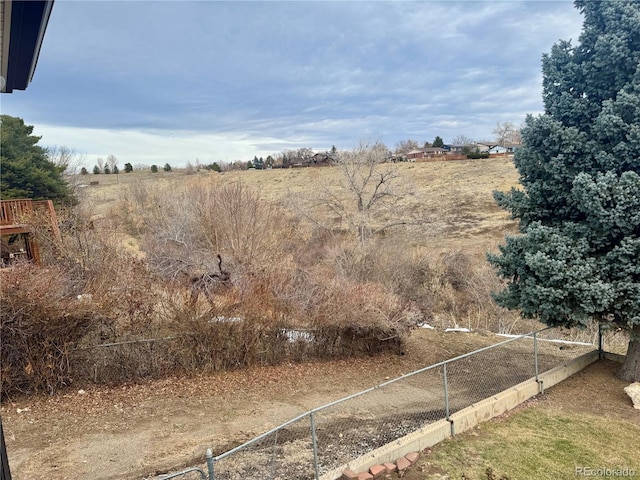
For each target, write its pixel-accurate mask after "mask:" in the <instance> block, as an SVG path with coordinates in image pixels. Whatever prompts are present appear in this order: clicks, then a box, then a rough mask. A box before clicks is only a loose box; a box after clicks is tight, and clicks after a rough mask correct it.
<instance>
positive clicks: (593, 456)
mask: <svg viewBox="0 0 640 480" xmlns="http://www.w3.org/2000/svg"><path fill="white" fill-rule="evenodd" d="M638 415H640V412H638ZM580 467H586V468H592V469H624V468H627V469H629V470H635V472H636V473H635V478H639V479H640V427H638V426H637V425H634V424H632V423H629V422H625V421H623V420H612V419H605V418H601V417H598V416H594V415H586V414H579V413H572V412H566V411H565V412H558V411H557V410H547V409H545V408H544V407H530V408H527V409H524V410H521V411H519V412H517V413H514V414H512V415H511V416H509V417H508V418H503V419H498V420H495V421H491V422H487V423H484V424H482V425H480V426H479V427H476V428H475V429H474V430H472V431H470V432H466V433H464V434H462V435H458V436H456V437H455V438H452V439H448V440H446V441H444V442H442V443H441V444H439V445H436V446H435V447H434V448H433V451H432V452H431V453H430V454H428V455H424V456H423V457H422V458H421V460H420V461H419V463H418V464H417V465H416V466H414V467H413V468H412V469H410V471H409V472H407V475H405V479H408V480H417V479H430V478H433V479H435V478H441V479H443V478H449V479H509V480H520V479H522V480H530V479H539V480H544V479H548V480H559V479H570V478H582V477H585V476H591V477H596V475H595V474H594V472H588V473H590V475H581V474H578V475H577V474H576V468H580ZM445 472H446V474H445ZM609 473H615V472H609ZM618 473H619V474H618V475H617V476H614V475H609V476H608V477H607V476H603V475H600V476H599V478H629V475H627V476H626V477H624V476H623V475H622V473H624V472H618ZM631 478H633V477H631Z"/></svg>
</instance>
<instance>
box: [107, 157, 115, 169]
mask: <svg viewBox="0 0 640 480" xmlns="http://www.w3.org/2000/svg"><path fill="white" fill-rule="evenodd" d="M107 165H109V170H111V171H112V172H113V171H114V169H115V168H116V167H117V166H118V159H117V158H116V157H115V155H109V156H108V157H107Z"/></svg>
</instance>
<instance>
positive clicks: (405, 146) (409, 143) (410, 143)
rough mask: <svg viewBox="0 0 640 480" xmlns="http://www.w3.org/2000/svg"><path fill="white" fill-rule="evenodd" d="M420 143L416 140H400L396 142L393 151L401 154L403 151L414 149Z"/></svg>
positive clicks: (407, 151) (418, 146)
mask: <svg viewBox="0 0 640 480" xmlns="http://www.w3.org/2000/svg"><path fill="white" fill-rule="evenodd" d="M420 146H421V145H420V143H418V142H417V141H416V140H411V139H409V140H401V141H399V142H398V143H396V148H395V151H394V153H395V154H396V155H403V154H405V153H409V152H410V151H411V150H416V149H418V148H420Z"/></svg>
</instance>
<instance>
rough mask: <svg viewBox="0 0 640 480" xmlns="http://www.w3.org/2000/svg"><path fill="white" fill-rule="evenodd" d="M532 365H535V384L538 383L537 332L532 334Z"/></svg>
mask: <svg viewBox="0 0 640 480" xmlns="http://www.w3.org/2000/svg"><path fill="white" fill-rule="evenodd" d="M533 359H534V360H533V363H534V365H535V374H536V382H537V383H540V379H539V378H538V332H533Z"/></svg>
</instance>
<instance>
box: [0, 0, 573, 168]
mask: <svg viewBox="0 0 640 480" xmlns="http://www.w3.org/2000/svg"><path fill="white" fill-rule="evenodd" d="M581 25H582V17H581V15H580V13H579V12H578V11H577V10H576V9H575V8H574V7H573V4H572V2H569V1H525V2H518V1H511V0H510V1H466V2H458V1H439V2H438V1H394V2H385V1H349V2H347V1H319V2H315V1H285V2H276V1H259V2H250V1H206V0H203V1H188V0H181V1H70V0H56V2H55V4H54V8H53V12H52V15H51V19H50V21H49V25H48V28H47V32H46V35H45V39H44V44H43V47H42V50H41V52H40V59H39V62H38V66H37V69H36V73H35V76H34V79H33V82H32V83H31V84H30V86H29V87H28V88H27V90H26V91H24V92H22V91H14V93H12V94H10V95H2V98H1V100H0V101H1V102H2V103H1V110H2V113H4V114H9V115H14V116H19V117H21V118H23V119H24V120H25V122H26V123H27V124H30V125H34V126H35V133H36V134H38V135H41V136H42V140H41V142H40V144H41V145H43V146H54V145H66V146H68V147H71V148H74V149H75V150H76V151H78V152H80V153H82V154H84V155H85V156H86V159H87V160H86V164H87V166H88V167H91V166H92V165H94V164H95V159H96V158H97V157H106V156H107V155H109V154H113V155H115V156H116V157H117V158H118V163H119V165H120V166H122V165H124V163H126V162H131V163H132V164H134V165H136V164H147V165H151V164H154V163H155V164H158V165H164V163H169V164H170V165H172V166H180V165H185V164H186V163H187V162H191V163H195V161H196V159H198V161H200V162H201V163H211V162H214V161H218V162H219V161H234V160H250V159H252V158H253V157H254V155H257V156H258V157H260V156H264V157H266V156H267V155H269V154H274V153H277V152H280V151H282V150H285V149H290V148H299V147H309V148H312V149H314V150H315V151H319V150H324V149H328V148H331V146H332V145H335V146H336V147H337V148H351V147H354V146H355V145H356V144H357V143H358V142H359V141H360V140H363V139H364V140H381V141H383V142H384V143H385V144H386V145H387V146H389V147H390V148H393V147H394V146H395V145H396V144H397V142H399V141H401V140H406V139H415V140H418V141H421V142H422V141H425V140H427V141H433V139H434V138H435V136H436V135H439V136H441V137H442V138H443V139H444V140H445V142H447V141H451V140H452V139H453V138H454V137H455V136H457V135H461V134H462V135H466V136H467V137H470V138H472V139H475V140H483V139H490V138H493V135H492V130H493V129H494V127H495V125H496V122H499V121H500V122H504V121H511V122H514V123H515V124H519V123H521V122H522V121H523V119H524V117H525V115H526V114H527V113H539V112H540V111H541V109H542V101H541V92H542V87H541V82H542V76H541V68H540V66H541V56H542V54H543V53H545V52H549V50H550V48H551V46H552V45H553V44H554V43H556V42H557V41H558V40H560V39H566V40H568V39H573V41H574V42H575V41H576V40H577V38H578V36H579V33H580V29H581Z"/></svg>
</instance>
